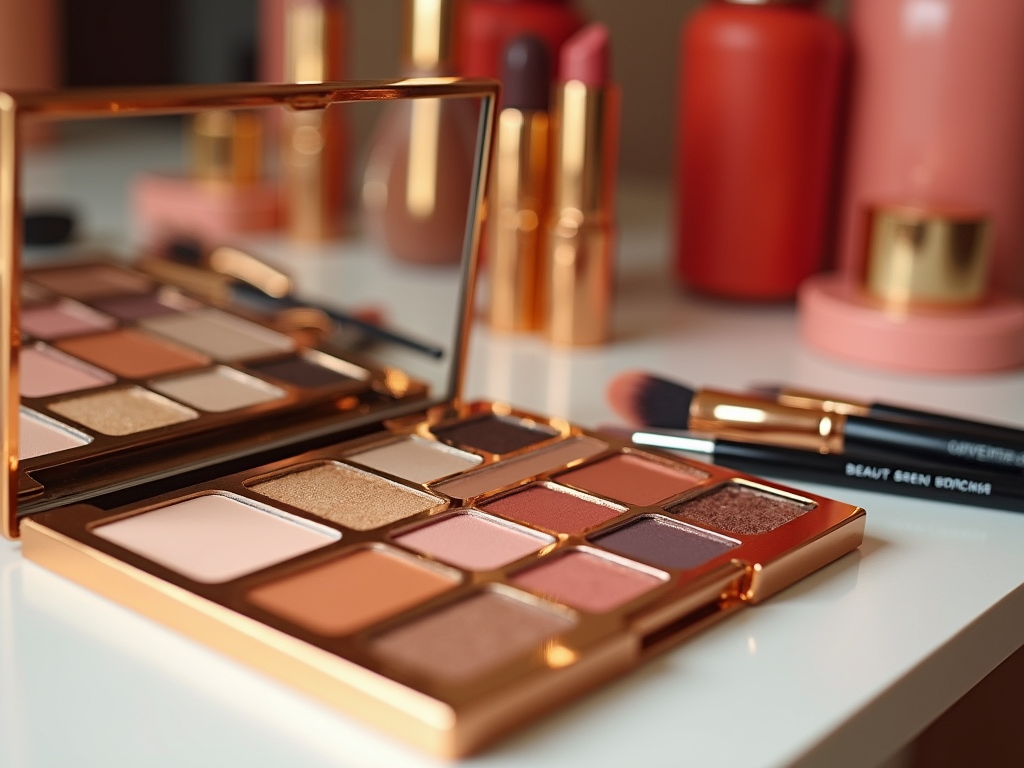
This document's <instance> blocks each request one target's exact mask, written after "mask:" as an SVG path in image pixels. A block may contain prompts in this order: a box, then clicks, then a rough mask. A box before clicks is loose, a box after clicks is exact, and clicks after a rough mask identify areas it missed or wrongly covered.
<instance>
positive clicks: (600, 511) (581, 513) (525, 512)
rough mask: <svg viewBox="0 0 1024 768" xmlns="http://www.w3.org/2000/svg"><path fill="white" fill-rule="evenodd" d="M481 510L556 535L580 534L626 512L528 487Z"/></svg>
mask: <svg viewBox="0 0 1024 768" xmlns="http://www.w3.org/2000/svg"><path fill="white" fill-rule="evenodd" d="M480 508H481V509H483V510H486V511H488V512H494V513H496V514H499V515H503V516H504V517H511V518H512V519H513V520H519V521H520V522H523V523H529V524H530V525H536V526H539V527H541V528H547V529H548V530H550V531H556V532H558V533H582V532H583V531H585V530H587V529H588V528H593V527H594V526H596V525H600V524H601V523H603V522H605V521H607V520H611V519H612V518H613V517H617V516H618V515H621V514H622V513H623V512H625V509H623V508H622V507H613V506H611V505H608V504H603V503H598V501H597V499H586V498H583V497H581V496H578V495H576V494H574V493H570V492H568V491H565V490H559V489H557V488H552V487H548V486H544V485H530V486H527V487H526V488H524V489H523V490H521V491H515V492H514V493H510V494H509V495H508V496H502V497H501V498H499V499H495V500H494V501H491V502H488V503H486V504H481V505H480Z"/></svg>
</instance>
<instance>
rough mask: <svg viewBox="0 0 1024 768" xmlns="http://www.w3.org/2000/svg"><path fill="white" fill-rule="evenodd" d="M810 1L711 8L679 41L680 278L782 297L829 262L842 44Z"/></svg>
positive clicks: (720, 289) (721, 289)
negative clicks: (827, 244) (825, 259)
mask: <svg viewBox="0 0 1024 768" xmlns="http://www.w3.org/2000/svg"><path fill="white" fill-rule="evenodd" d="M814 6H815V2H814V0H714V1H713V2H710V3H708V4H707V5H705V6H703V7H702V8H701V9H700V10H698V11H697V12H696V13H695V14H694V15H693V16H692V17H691V19H690V21H689V23H688V24H687V25H686V26H685V27H684V29H683V33H682V58H681V74H680V87H681V99H680V103H679V125H678V147H677V158H676V164H677V165H676V183H677V205H678V221H677V227H678V234H677V264H678V273H679V277H680V279H681V280H682V281H683V282H684V283H685V284H686V285H688V286H689V287H690V288H692V289H694V290H696V291H700V292H703V293H709V294H714V295H718V296H724V297H729V298H736V299H764V300H770V299H787V298H790V297H792V296H793V295H794V294H795V292H796V289H797V286H798V285H799V284H800V282H801V281H802V280H803V279H804V278H805V277H807V276H809V275H810V274H812V273H813V272H815V271H817V270H818V269H819V268H820V267H821V264H822V260H823V255H824V254H823V252H824V249H825V241H826V235H827V233H828V230H829V224H830V215H831V201H832V192H833V190H832V186H833V174H834V170H835V161H836V149H837V133H838V117H839V109H840V103H841V91H842V81H843V69H844V65H845V58H846V42H845V38H844V35H843V33H842V32H841V30H840V28H839V26H838V25H837V24H836V23H834V22H833V21H832V20H830V19H829V18H828V17H826V16H824V15H822V14H820V13H818V12H817V11H816V9H815V7H814Z"/></svg>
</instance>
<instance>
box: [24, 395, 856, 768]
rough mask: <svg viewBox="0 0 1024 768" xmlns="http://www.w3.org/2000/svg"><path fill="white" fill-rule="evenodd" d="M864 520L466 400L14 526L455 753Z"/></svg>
mask: <svg viewBox="0 0 1024 768" xmlns="http://www.w3.org/2000/svg"><path fill="white" fill-rule="evenodd" d="M863 528H864V513H863V510H860V509H859V508H857V507H853V506H849V505H846V504H841V503H838V502H835V501H831V500H828V499H824V498H821V497H817V496H814V495H811V494H806V493H802V492H797V491H794V490H791V489H786V488H783V487H778V486H775V485H772V484H769V483H767V482H764V481H761V480H757V479H755V478H752V477H750V476H747V475H743V474H740V473H736V472H733V471H731V470H726V469H723V468H720V467H712V466H708V465H704V464H699V463H696V462H694V463H691V462H687V461H683V460H678V459H675V458H670V457H667V456H665V455H662V454H659V453H656V452H646V451H640V450H636V449H635V448H632V447H629V446H627V445H624V444H621V443H618V442H616V441H614V440H611V439H608V438H605V437H603V436H601V435H598V434H590V433H586V432H584V431H582V430H580V429H578V428H576V427H573V426H571V425H567V424H566V423H565V422H561V421H556V420H547V419H543V418H539V417H535V416H531V415H529V414H524V413H522V412H517V411H513V410H510V409H508V408H505V407H503V406H498V405H491V404H477V405H475V406H470V407H467V408H464V409H463V410H462V411H460V412H459V413H457V414H451V413H448V414H446V415H445V416H443V417H440V416H436V415H435V416H434V417H432V418H423V419H422V420H418V421H417V420H412V421H408V422H406V423H393V424H392V429H391V430H389V431H385V432H377V433H374V434H372V435H368V436H363V437H359V438H356V439H353V440H348V441H345V442H340V443H338V444H335V445H332V446H329V447H326V448H321V449H318V450H314V451H309V452H306V453H304V454H301V455H299V456H295V457H293V458H290V459H287V460H283V461H278V462H276V463H272V464H269V465H264V466H261V467H256V468H253V469H250V470H247V471H245V472H241V473H238V474H233V475H230V476H227V477H223V478H220V479H218V480H215V481H210V482H206V483H203V484H200V485H196V486H193V487H189V488H185V489H183V490H178V491H175V492H173V493H167V494H164V495H161V496H158V497H155V498H152V499H145V500H139V501H138V502H137V503H134V504H129V505H126V506H120V507H117V508H113V509H101V508H99V507H96V506H86V505H73V506H68V507H62V508H60V509H54V510H50V511H46V512H41V513H39V514H36V515H32V516H31V517H28V518H26V519H25V520H24V522H23V524H22V533H23V539H24V547H25V552H26V554H27V555H28V556H29V557H30V558H32V559H35V560H37V561H39V562H41V563H42V564H44V565H46V566H47V567H49V568H51V569H53V570H57V571H58V572H61V573H64V574H65V575H68V576H69V577H71V578H74V579H76V580H78V581H81V582H84V583H85V584H86V585H88V586H91V587H93V588H94V589H97V590H98V591H100V592H103V593H105V594H107V595H108V596H110V597H112V598H114V599H117V600H120V601H122V602H124V603H126V604H127V605H130V606H132V607H134V608H136V609H137V610H139V611H141V612H143V613H146V614H148V615H150V616H152V617H154V618H156V619H158V620H161V621H163V622H165V623H167V624H169V625H171V626H173V627H176V628H178V629H180V630H182V631H184V632H185V633H188V634H191V635H193V636H195V637H197V638H200V639H202V640H203V641H205V642H207V643H211V644H213V645H214V646H216V647H219V648H220V649H221V650H223V651H224V652H226V653H228V654H231V655H236V656H239V657H240V658H243V659H245V660H246V661H247V662H248V663H250V664H252V665H254V666H256V667H257V668H260V669H262V670H264V671H266V672H268V673H270V674H273V675H275V676H277V677H279V678H281V679H283V680H285V681H286V682H289V683H291V684H292V685H295V686H296V687H298V688H300V689H303V690H305V691H307V692H310V693H312V694H314V695H316V696H318V697H320V698H322V699H324V700H325V701H327V702H329V703H331V704H334V705H336V706H338V707H340V708H341V709H343V710H345V711H346V712H349V713H350V714H352V715H355V716H358V717H362V718H364V719H366V720H368V721H369V722H371V723H372V724H374V725H376V726H378V727H380V728H382V729H384V730H386V731H388V732H391V733H393V734H394V735H396V736H398V737H401V738H403V739H405V740H407V741H409V742H411V743H413V744H415V745H417V746H420V747H422V748H425V749H427V750H429V751H431V752H434V753H437V754H440V755H446V756H453V755H461V754H466V753H468V752H472V751H474V750H476V749H478V748H480V747H481V746H482V745H484V744H486V743H488V742H490V741H492V740H493V739H495V738H496V737H498V736H499V735H501V734H502V733H504V732H505V731H507V730H510V729H511V728H513V727H514V726H516V725H518V724H520V723H522V722H524V721H526V720H529V719H532V718H534V717H536V716H537V715H538V714H539V713H541V712H543V711H544V710H546V709H549V708H551V707H552V706H554V705H555V704H557V703H558V702H560V701H564V700H566V699H568V698H570V697H572V696H575V695H578V694H580V693H582V692H583V691H585V690H587V689H589V688H591V687H593V686H594V685H595V684H596V683H598V682H600V681H602V680H605V679H608V678H609V677H612V676H614V675H616V674H619V673H622V672H624V671H626V670H627V669H629V668H631V667H632V666H635V665H636V664H637V663H639V662H641V661H642V660H644V659H645V658H647V657H648V656H650V655H651V654H653V653H656V652H659V651H661V650H663V649H665V648H667V647H670V646H671V645H673V644H675V643H676V642H678V641H679V640H680V639H681V638H683V637H685V636H687V635H688V634H690V633H692V632H694V631H696V630H697V629H699V628H701V627H703V626H706V625H707V624H709V623H711V622H713V621H715V620H718V619H720V618H723V617H724V616H726V615H728V614H730V613H731V612H732V611H734V610H737V609H739V608H742V607H743V606H745V605H748V604H751V603H756V602H759V601H761V600H763V599H765V598H767V597H769V596H771V595H772V594H774V593H775V592H777V591H778V590H780V589H783V588H785V587H786V586H788V585H789V584H792V583H793V582H795V581H797V580H798V579H800V578H802V577H803V576H805V575H807V574H809V573H810V572H812V571H814V570H816V569H817V568H819V567H821V566H823V565H825V564H826V563H828V562H831V561H832V560H834V559H836V558H838V557H840V556H841V555H843V554H845V553H846V552H849V551H851V550H853V549H855V548H856V547H857V546H858V545H859V544H860V542H861V539H862V537H863ZM147 586H149V587H154V586H156V587H157V588H156V589H146V588H145V587H147ZM140 587H142V588H140Z"/></svg>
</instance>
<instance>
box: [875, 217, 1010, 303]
mask: <svg viewBox="0 0 1024 768" xmlns="http://www.w3.org/2000/svg"><path fill="white" fill-rule="evenodd" d="M991 243H992V227H991V222H990V220H989V218H988V217H987V216H985V215H984V214H982V213H979V212H977V211H956V210H950V209H939V208H925V207H914V206H898V205H897V206H877V207H874V208H871V209H869V210H868V213H867V254H866V257H865V259H864V289H865V290H866V291H867V293H868V294H869V295H870V296H871V297H873V298H875V299H877V300H880V301H881V302H883V303H884V304H885V305H886V306H888V307H891V308H916V307H930V306H931V307H950V306H965V305H971V304H976V303H977V302H979V301H981V300H982V299H983V298H984V296H985V292H986V288H987V282H988V265H989V252H990V250H991Z"/></svg>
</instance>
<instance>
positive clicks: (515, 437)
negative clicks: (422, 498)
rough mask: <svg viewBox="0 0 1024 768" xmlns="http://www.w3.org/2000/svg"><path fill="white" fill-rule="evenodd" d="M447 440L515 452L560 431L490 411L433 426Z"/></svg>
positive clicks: (458, 443) (435, 434) (477, 447)
mask: <svg viewBox="0 0 1024 768" xmlns="http://www.w3.org/2000/svg"><path fill="white" fill-rule="evenodd" d="M430 431H431V432H433V433H434V436H435V437H436V438H437V439H438V440H441V441H443V442H446V443H451V444H453V445H461V446H463V447H467V448H476V449H477V450H480V451H487V452H488V453H511V452H512V451H518V450H520V449H521V448H527V447H529V446H531V445H536V444H537V443H540V442H543V441H545V440H548V439H550V438H552V437H554V436H556V435H557V434H558V432H557V431H555V430H554V429H552V428H551V427H548V426H546V425H543V424H537V423H536V422H533V421H527V420H524V419H517V418H515V417H512V416H498V415H497V414H493V413H489V414H486V415H483V416H477V417H475V418H471V419H467V420H465V421H461V422H459V423H457V424H451V425H449V426H443V427H435V428H433V429H431V430H430Z"/></svg>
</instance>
